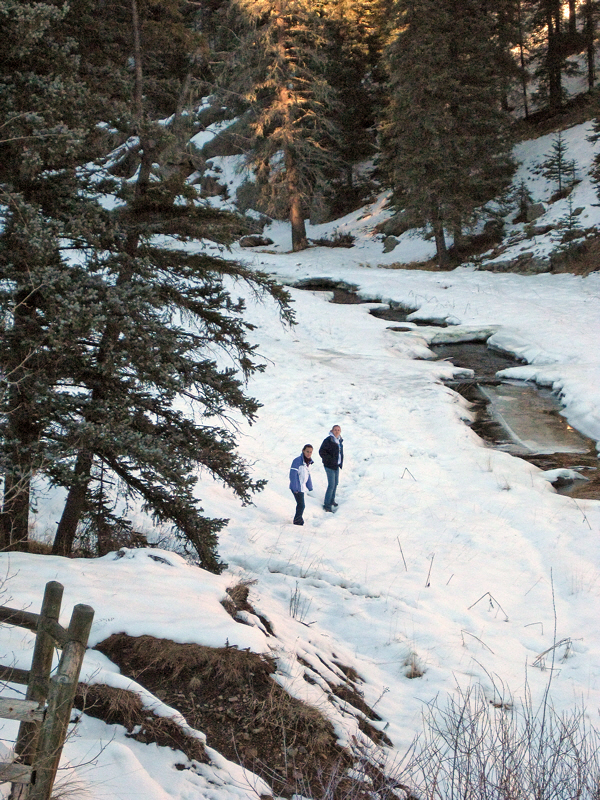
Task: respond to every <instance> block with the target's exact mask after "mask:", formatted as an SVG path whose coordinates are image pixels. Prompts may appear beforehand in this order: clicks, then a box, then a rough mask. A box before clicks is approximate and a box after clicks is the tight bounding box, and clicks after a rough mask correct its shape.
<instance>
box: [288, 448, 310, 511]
mask: <svg viewBox="0 0 600 800" xmlns="http://www.w3.org/2000/svg"><path fill="white" fill-rule="evenodd" d="M312 453H313V446H312V444H305V445H304V447H303V448H302V454H301V455H299V456H298V458H295V459H294V460H293V461H292V466H291V467H290V489H291V492H292V494H293V495H294V497H295V499H296V515H295V517H294V525H304V519H303V518H302V515H303V514H304V492H312V489H313V485H312V478H311V477H310V467H311V464H314V463H315V462H314V461H313V460H312V459H311V456H312Z"/></svg>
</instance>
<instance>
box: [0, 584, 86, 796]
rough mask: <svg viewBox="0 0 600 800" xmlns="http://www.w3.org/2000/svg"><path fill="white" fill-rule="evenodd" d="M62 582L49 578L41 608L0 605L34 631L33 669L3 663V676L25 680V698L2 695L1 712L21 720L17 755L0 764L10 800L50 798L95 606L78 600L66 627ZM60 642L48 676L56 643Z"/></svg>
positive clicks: (0, 616)
mask: <svg viewBox="0 0 600 800" xmlns="http://www.w3.org/2000/svg"><path fill="white" fill-rule="evenodd" d="M63 591H64V587H63V586H62V584H60V583H58V582H57V581H50V582H49V583H47V584H46V589H45V591H44V599H43V602H42V609H41V611H40V613H39V614H33V613H31V612H30V611H20V610H19V609H14V608H8V607H6V606H3V607H0V623H2V622H4V623H8V624H10V625H16V626H17V627H20V628H26V629H27V630H30V631H35V632H36V637H35V647H34V649H33V657H32V660H31V668H30V669H29V670H24V669H17V668H15V667H7V666H4V665H0V680H3V681H9V682H11V683H19V684H23V685H25V686H27V691H26V694H25V699H24V700H20V699H17V700H13V699H9V700H7V699H4V698H0V717H4V718H5V719H14V720H19V721H20V722H21V724H20V726H19V734H18V736H17V741H16V744H15V760H14V761H12V762H10V763H3V764H0V783H6V782H8V781H10V782H11V784H12V786H11V793H10V800H50V796H51V794H52V786H53V784H54V779H55V777H56V770H57V769H58V764H59V761H60V756H61V753H62V749H63V746H64V742H65V738H66V735H67V729H68V726H69V720H70V718H71V710H72V708H73V700H74V698H75V692H76V690H77V683H78V681H79V673H80V671H81V665H82V663H83V657H84V654H85V650H86V647H87V641H88V637H89V633H90V628H91V626H92V621H93V619H94V609H93V608H91V607H90V606H87V605H83V604H79V605H76V606H75V607H74V609H73V614H72V616H71V621H70V623H69V627H68V628H67V629H65V628H63V627H62V625H60V624H59V622H58V618H59V616H60V606H61V602H62V596H63ZM55 647H58V648H62V655H61V658H60V661H59V664H58V669H57V670H56V674H55V675H53V676H52V677H51V676H50V673H51V670H52V656H53V653H54V648H55Z"/></svg>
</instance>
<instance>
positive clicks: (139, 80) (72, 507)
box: [52, 0, 152, 556]
mask: <svg viewBox="0 0 600 800" xmlns="http://www.w3.org/2000/svg"><path fill="white" fill-rule="evenodd" d="M131 20H132V28H133V41H134V62H135V89H134V103H135V111H136V119H137V127H138V131H137V133H138V135H139V137H140V144H141V155H140V158H141V163H140V170H139V173H138V179H137V183H136V187H135V196H136V199H140V198H143V197H144V196H145V195H146V193H147V192H148V189H149V187H150V175H151V168H152V155H151V152H150V147H151V145H150V143H149V142H148V139H147V136H146V135H145V120H144V107H143V81H144V74H143V69H142V51H141V40H140V21H139V16H138V8H137V2H136V0H131ZM138 246H139V236H138V234H137V233H136V232H132V233H131V234H130V235H129V237H128V241H127V244H126V246H125V249H126V251H127V252H128V253H129V255H131V256H132V259H133V257H134V256H135V254H136V253H137V249H138ZM131 277H132V272H131V266H124V267H122V268H121V271H120V272H119V276H118V278H117V285H118V286H119V285H123V284H124V283H128V282H129V281H130V280H131ZM119 333H120V328H119V325H118V322H117V321H116V320H114V319H112V320H109V321H108V322H107V324H106V328H105V329H104V333H103V335H102V340H101V342H100V345H99V347H98V364H99V365H103V366H104V368H105V370H106V371H107V373H110V372H111V367H110V360H111V357H112V350H113V348H114V346H115V344H116V342H117V341H118V338H119ZM102 397H103V392H102V388H99V387H95V388H94V389H93V390H92V401H94V400H96V401H100V400H101V399H102ZM93 405H94V403H93V402H92V406H93ZM93 463H94V456H93V453H92V452H90V451H87V450H85V449H82V450H80V451H79V453H78V455H77V460H76V462H75V467H74V470H73V479H72V483H71V486H70V488H69V493H68V495H67V499H66V501H65V507H64V509H63V513H62V515H61V518H60V522H59V523H58V528H57V530H56V536H55V538H54V544H53V546H52V552H53V553H54V554H56V555H64V556H66V555H68V554H69V553H70V552H71V550H72V547H73V542H74V541H75V536H76V534H77V526H78V525H79V522H80V520H81V517H82V515H83V512H84V510H85V500H86V495H87V490H88V487H89V484H90V480H91V475H92V465H93Z"/></svg>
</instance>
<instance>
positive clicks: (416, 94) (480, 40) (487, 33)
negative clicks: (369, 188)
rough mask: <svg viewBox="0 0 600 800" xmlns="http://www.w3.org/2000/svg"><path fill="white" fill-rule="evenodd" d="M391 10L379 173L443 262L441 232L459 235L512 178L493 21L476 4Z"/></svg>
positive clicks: (436, 0) (430, 1)
mask: <svg viewBox="0 0 600 800" xmlns="http://www.w3.org/2000/svg"><path fill="white" fill-rule="evenodd" d="M397 14H398V17H397V27H398V30H399V33H398V35H397V37H396V38H395V40H394V42H393V43H392V45H391V47H390V50H389V63H390V103H389V106H388V109H387V113H386V117H385V120H384V124H383V126H382V135H381V148H382V154H383V167H384V169H385V171H386V173H387V175H388V180H389V182H390V185H391V186H392V187H393V189H394V191H395V195H396V200H397V202H398V203H399V204H402V205H403V206H404V207H405V208H407V209H408V210H410V212H411V213H412V214H413V215H414V216H415V218H417V219H419V220H420V221H421V223H422V224H423V225H430V226H431V228H432V230H433V234H434V237H435V241H436V249H437V258H438V261H439V263H440V265H441V266H445V265H446V264H448V261H449V257H448V253H447V247H446V239H445V232H444V228H445V227H451V228H452V229H454V230H455V231H456V232H457V233H459V232H460V230H461V228H462V226H463V224H468V223H470V222H471V221H472V220H473V219H474V216H476V214H477V209H478V207H480V206H482V205H483V204H484V203H485V202H486V200H488V199H490V198H491V197H494V196H495V195H497V194H498V193H499V192H500V191H501V190H502V189H503V188H505V187H506V186H507V184H508V182H509V181H510V177H511V175H512V172H513V165H512V162H511V158H510V142H509V138H508V123H509V120H508V118H507V115H506V113H505V112H504V111H502V109H501V93H500V86H499V80H498V75H497V71H496V61H495V53H494V48H493V47H491V46H490V40H491V36H492V21H491V19H490V17H489V15H488V14H487V13H486V12H485V9H484V8H483V6H482V4H481V3H480V2H478V0H466V2H459V0H399V2H398V3H397Z"/></svg>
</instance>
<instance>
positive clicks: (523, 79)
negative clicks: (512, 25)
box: [518, 2, 529, 119]
mask: <svg viewBox="0 0 600 800" xmlns="http://www.w3.org/2000/svg"><path fill="white" fill-rule="evenodd" d="M518 12H519V61H520V64H521V88H522V91H523V113H524V114H525V119H527V117H528V116H529V102H528V98H527V65H526V64H525V46H524V44H523V19H522V12H523V8H522V5H521V3H520V2H519V7H518Z"/></svg>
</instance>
